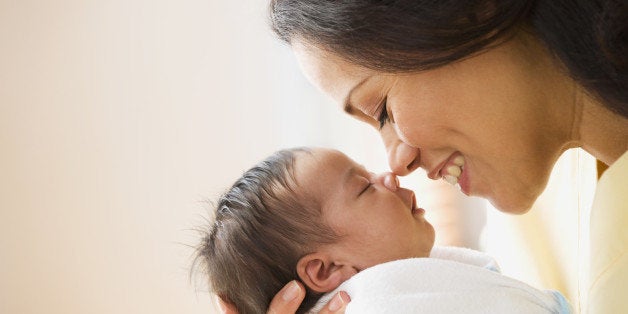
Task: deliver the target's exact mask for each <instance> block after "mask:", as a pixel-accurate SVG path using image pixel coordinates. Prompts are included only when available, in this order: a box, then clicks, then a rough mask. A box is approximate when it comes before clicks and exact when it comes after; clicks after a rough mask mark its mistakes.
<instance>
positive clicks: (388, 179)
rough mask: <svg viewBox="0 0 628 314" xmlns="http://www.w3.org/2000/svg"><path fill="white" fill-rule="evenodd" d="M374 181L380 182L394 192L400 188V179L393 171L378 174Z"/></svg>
mask: <svg viewBox="0 0 628 314" xmlns="http://www.w3.org/2000/svg"><path fill="white" fill-rule="evenodd" d="M373 183H380V184H382V185H383V186H385V187H386V188H387V189H389V190H391V191H393V192H394V191H397V189H398V188H399V179H398V178H397V175H395V174H394V173H392V172H384V173H380V174H376V175H375V178H374V179H373Z"/></svg>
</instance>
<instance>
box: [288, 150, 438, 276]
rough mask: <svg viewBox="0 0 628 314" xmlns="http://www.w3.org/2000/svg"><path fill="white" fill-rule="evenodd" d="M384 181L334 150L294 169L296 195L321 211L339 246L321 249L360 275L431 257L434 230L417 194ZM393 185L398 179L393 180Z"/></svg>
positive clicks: (302, 160) (305, 157)
mask: <svg viewBox="0 0 628 314" xmlns="http://www.w3.org/2000/svg"><path fill="white" fill-rule="evenodd" d="M378 178H383V177H382V176H378V175H376V174H374V173H372V172H369V171H367V170H366V169H365V168H364V167H362V166H361V165H359V164H357V163H356V162H354V161H353V160H351V159H350V158H349V157H347V156H346V155H345V154H343V153H341V152H339V151H336V150H331V149H315V150H313V151H312V153H311V154H306V153H302V154H299V157H298V158H297V161H296V164H295V179H296V180H295V181H296V183H297V186H298V188H297V189H298V190H300V191H305V192H304V193H307V194H308V195H309V197H308V198H313V199H315V200H316V202H317V203H318V204H319V206H320V207H321V212H322V215H323V217H324V219H325V221H326V224H327V225H329V226H330V227H331V228H332V229H333V230H334V231H335V232H336V233H337V234H338V235H339V236H340V240H339V241H338V242H336V243H334V244H332V245H328V246H326V247H325V248H322V249H321V250H322V251H326V252H327V253H329V254H330V255H331V256H332V257H333V258H334V259H335V260H336V262H343V263H349V264H351V265H352V266H353V267H355V268H357V269H360V270H361V269H365V268H368V267H371V266H374V265H377V264H381V263H384V262H389V261H393V260H397V259H404V258H412V257H427V256H429V253H430V251H431V250H432V247H433V245H434V228H433V227H432V225H431V224H430V223H429V222H428V221H427V220H425V216H424V213H425V211H424V210H423V209H421V208H418V207H417V202H416V198H415V196H414V193H413V192H412V191H410V190H408V189H404V188H401V187H398V186H397V188H396V189H394V190H393V189H389V188H387V187H386V186H385V185H384V184H383V181H382V180H379V179H378ZM393 180H394V177H393Z"/></svg>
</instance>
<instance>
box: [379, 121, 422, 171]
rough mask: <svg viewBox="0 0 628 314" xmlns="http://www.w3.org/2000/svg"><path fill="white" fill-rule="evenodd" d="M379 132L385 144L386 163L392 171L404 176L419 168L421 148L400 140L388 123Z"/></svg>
mask: <svg viewBox="0 0 628 314" xmlns="http://www.w3.org/2000/svg"><path fill="white" fill-rule="evenodd" d="M380 134H381V136H382V140H383V141H384V145H386V151H387V152H388V164H389V165H390V170H392V172H394V173H395V174H397V175H400V176H405V175H407V174H409V173H411V172H412V171H414V170H416V169H417V168H419V165H420V164H421V150H419V149H418V148H416V147H412V146H410V145H408V144H406V143H404V142H403V141H402V140H400V139H399V137H398V136H397V133H396V131H395V130H394V128H393V127H392V126H391V125H390V124H389V125H386V126H384V128H383V129H382V130H381V131H380Z"/></svg>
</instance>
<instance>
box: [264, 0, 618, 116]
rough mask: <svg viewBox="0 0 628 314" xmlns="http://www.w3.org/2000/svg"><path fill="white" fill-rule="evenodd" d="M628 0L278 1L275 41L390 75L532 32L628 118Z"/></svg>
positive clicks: (273, 16)
mask: <svg viewBox="0 0 628 314" xmlns="http://www.w3.org/2000/svg"><path fill="white" fill-rule="evenodd" d="M627 10H628V4H627V2H626V1H625V0H528V1H525V0H501V1H500V0H458V1H452V0H440V1H438V0H382V1H377V0H363V1H360V0H319V1H310V0H271V2H270V21H271V27H272V28H273V30H274V31H275V33H276V34H277V35H278V36H279V37H280V38H281V39H282V40H284V41H286V42H288V43H290V41H291V40H292V39H294V38H299V39H302V40H304V41H306V42H309V43H311V44H314V45H317V46H319V47H322V48H324V49H328V50H330V51H332V52H334V53H336V54H337V55H339V56H341V57H343V58H345V59H346V60H348V61H349V62H352V63H354V64H358V65H361V66H364V67H367V68H370V69H375V70H379V71H385V72H412V71H421V70H427V69H432V68H436V67H439V66H442V65H445V64H449V63H452V62H454V61H458V60H461V59H463V58H465V57H468V56H471V55H473V54H476V53H478V52H481V51H483V50H484V49H487V48H490V47H492V46H494V45H498V44H499V43H501V42H503V41H504V40H507V39H508V38H510V37H511V36H513V35H516V34H517V32H518V31H521V30H530V31H531V32H532V33H533V34H535V35H536V37H538V38H539V39H540V40H541V42H543V43H544V45H545V46H546V47H547V49H548V50H549V51H550V52H551V53H552V54H553V55H554V56H555V57H557V58H558V59H559V60H560V62H561V63H562V64H564V66H565V67H566V68H567V70H568V72H569V75H570V76H571V77H572V78H574V80H575V81H576V82H578V83H579V84H581V85H582V86H583V87H584V88H585V89H586V90H587V91H588V92H589V93H590V94H591V95H593V96H594V97H596V98H598V99H599V100H600V101H601V102H602V103H604V104H605V105H606V106H607V107H608V108H609V109H611V110H613V111H614V112H616V113H618V114H620V115H622V116H624V117H628V12H627Z"/></svg>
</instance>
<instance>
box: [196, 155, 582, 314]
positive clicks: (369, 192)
mask: <svg viewBox="0 0 628 314" xmlns="http://www.w3.org/2000/svg"><path fill="white" fill-rule="evenodd" d="M385 180H386V182H387V183H389V184H386V185H384V184H383V182H385ZM391 182H392V183H391ZM386 186H388V187H386ZM424 213H425V211H424V210H423V209H422V208H419V207H418V206H417V202H416V199H415V195H414V193H413V192H412V191H410V190H408V189H404V188H401V187H399V186H398V181H397V179H396V177H395V176H394V175H392V174H390V173H387V174H382V175H376V174H374V173H371V172H369V171H367V170H366V169H365V168H364V167H362V166H360V165H359V164H357V163H356V162H354V161H353V160H351V159H350V158H348V157H347V156H346V155H344V154H343V153H341V152H338V151H336V150H331V149H323V148H311V149H310V148H296V149H290V150H282V151H278V152H276V153H275V154H273V155H272V156H270V157H268V158H267V159H266V160H264V161H262V162H261V163H259V164H258V165H256V166H255V167H253V168H251V169H250V170H248V171H247V172H245V173H244V174H243V175H242V177H241V178H240V179H238V180H237V181H236V182H235V184H234V185H233V186H232V187H231V188H230V189H229V190H228V191H227V192H226V193H225V194H224V195H222V197H220V199H219V201H218V203H217V206H216V213H215V215H216V216H215V219H214V221H213V224H212V225H211V226H210V227H209V230H208V232H207V235H206V236H205V237H204V238H203V240H202V243H201V245H200V247H199V249H198V256H197V262H199V263H200V265H202V267H203V268H204V270H205V271H206V272H207V275H208V277H209V283H210V288H211V289H212V291H213V292H214V293H215V294H217V295H218V296H220V297H221V298H222V299H223V300H226V301H227V302H231V303H232V304H234V305H235V307H236V308H237V309H238V312H239V313H240V314H246V313H265V311H266V309H267V307H268V305H269V303H270V301H271V299H272V297H273V296H274V295H275V294H276V293H277V291H279V290H280V289H281V288H282V287H283V286H284V285H285V284H286V283H287V282H289V281H291V280H294V279H297V280H300V281H301V282H302V283H303V284H304V286H305V287H306V290H307V293H306V297H305V300H304V301H303V303H302V305H301V307H300V309H299V312H300V313H303V312H307V311H314V312H315V311H316V309H317V308H319V307H320V306H321V305H322V304H324V303H325V302H326V300H327V298H326V297H327V296H331V295H332V293H331V292H334V291H337V290H339V289H342V290H344V291H347V292H348V293H349V295H350V296H351V299H352V301H351V303H349V305H348V307H347V313H351V312H355V313H364V312H365V311H366V312H371V313H382V311H388V312H389V313H395V312H396V313H399V312H407V311H419V312H423V313H428V312H431V311H437V312H439V313H446V312H456V313H462V312H466V313H471V312H476V313H491V312H495V313H499V312H509V313H515V312H516V313H569V312H570V307H569V305H568V303H567V302H566V301H565V299H564V298H563V297H562V296H561V295H560V294H559V293H557V292H553V291H540V290H537V289H534V288H532V287H530V286H528V285H526V284H524V283H522V282H519V281H516V280H514V279H511V278H508V277H505V276H503V275H501V274H499V273H498V272H497V271H498V267H497V265H496V264H495V263H494V261H493V260H492V259H491V258H489V257H488V256H486V255H484V254H482V253H480V252H476V251H472V250H467V249H460V248H434V236H435V234H434V228H433V227H432V225H430V223H429V222H428V221H427V220H426V219H425V217H424ZM391 288H392V290H391ZM386 293H389V294H390V295H389V296H386V297H385V299H384V298H382V297H383V296H385V294H386ZM322 297H323V298H322ZM391 297H392V298H393V299H395V298H398V300H396V301H394V302H390V300H391ZM319 301H320V302H319ZM317 302H318V303H319V305H318V306H317ZM379 305H381V306H382V307H381V308H378V306H379ZM489 309H492V310H489Z"/></svg>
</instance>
